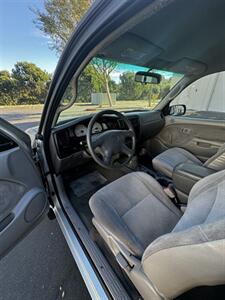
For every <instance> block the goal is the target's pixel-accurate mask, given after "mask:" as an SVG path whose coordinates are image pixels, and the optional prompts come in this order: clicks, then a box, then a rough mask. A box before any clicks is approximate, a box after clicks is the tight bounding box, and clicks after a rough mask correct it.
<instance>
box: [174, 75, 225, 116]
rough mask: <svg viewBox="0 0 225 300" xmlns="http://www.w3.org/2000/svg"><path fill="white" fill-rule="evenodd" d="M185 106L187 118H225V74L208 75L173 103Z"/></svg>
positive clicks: (189, 87) (191, 85) (182, 93)
mask: <svg viewBox="0 0 225 300" xmlns="http://www.w3.org/2000/svg"><path fill="white" fill-rule="evenodd" d="M177 104H185V105H186V113H185V116H188V117H193V118H206V119H222V120H224V118H225V72H219V73H215V74H211V75H207V76H205V77H202V78H201V79H198V80H197V81H195V82H193V83H192V84H190V85H189V86H188V87H187V88H186V89H184V90H183V91H182V92H181V93H180V94H179V95H178V96H177V97H176V98H175V99H174V100H173V101H172V102H171V103H170V106H172V105H177Z"/></svg>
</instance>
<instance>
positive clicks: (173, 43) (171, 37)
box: [99, 0, 225, 75]
mask: <svg viewBox="0 0 225 300" xmlns="http://www.w3.org/2000/svg"><path fill="white" fill-rule="evenodd" d="M99 55H101V56H104V57H107V58H109V59H113V60H116V61H120V62H124V63H130V64H136V65H139V66H146V67H151V68H155V69H164V70H168V71H174V72H178V73H183V74H186V75H199V74H201V75H206V74H209V73H213V72H218V71H222V70H225V1H224V0H175V1H172V3H170V4H169V5H168V6H166V7H164V8H162V9H161V10H160V11H159V12H157V13H156V14H155V15H153V16H151V17H149V18H146V19H145V20H144V21H143V22H141V23H139V24H138V25H136V26H135V27H133V28H132V29H130V30H129V31H127V32H126V33H124V34H122V35H121V36H120V37H119V38H117V39H116V40H114V41H113V42H112V43H111V44H110V45H108V46H107V47H105V48H104V49H102V50H101V52H100V53H99Z"/></svg>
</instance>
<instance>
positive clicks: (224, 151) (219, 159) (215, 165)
mask: <svg viewBox="0 0 225 300" xmlns="http://www.w3.org/2000/svg"><path fill="white" fill-rule="evenodd" d="M204 166H206V167H207V168H210V169H213V170H216V171H221V170H224V169H225V144H223V145H222V146H221V147H220V148H219V150H218V151H217V153H216V154H215V155H213V156H212V157H211V158H209V159H208V160H207V161H206V162H205V163H204Z"/></svg>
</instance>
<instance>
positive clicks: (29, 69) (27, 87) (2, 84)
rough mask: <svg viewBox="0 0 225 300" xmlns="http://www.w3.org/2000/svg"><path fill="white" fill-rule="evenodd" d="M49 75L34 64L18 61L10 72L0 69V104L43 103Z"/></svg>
mask: <svg viewBox="0 0 225 300" xmlns="http://www.w3.org/2000/svg"><path fill="white" fill-rule="evenodd" d="M49 82H50V75H49V74H48V73H47V72H45V71H43V70H41V69H40V68H38V67H37V66H36V65H35V64H32V63H28V62H18V63H17V64H15V66H14V68H13V70H12V72H11V73H10V72H8V71H0V104H1V105H15V104H21V103H24V104H27V103H31V104H36V103H43V102H44V99H45V97H46V94H47V91H48V87H49Z"/></svg>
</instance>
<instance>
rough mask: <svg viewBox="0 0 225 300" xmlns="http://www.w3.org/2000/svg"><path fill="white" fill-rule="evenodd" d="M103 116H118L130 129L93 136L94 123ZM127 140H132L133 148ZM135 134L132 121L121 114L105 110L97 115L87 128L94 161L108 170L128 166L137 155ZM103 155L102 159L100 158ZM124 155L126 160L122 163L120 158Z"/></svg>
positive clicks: (108, 131) (89, 146)
mask: <svg viewBox="0 0 225 300" xmlns="http://www.w3.org/2000/svg"><path fill="white" fill-rule="evenodd" d="M103 115H116V116H117V117H118V118H119V119H120V120H123V121H124V123H125V125H126V127H127V128H128V129H124V130H122V129H112V130H106V131H103V132H101V133H97V134H93V133H92V128H93V126H94V123H95V122H96V121H97V120H98V119H99V118H101V117H102V116H103ZM127 139H130V140H131V148H130V147H128V146H127V143H126V141H127ZM135 144H136V138H135V132H134V129H133V126H132V124H131V123H130V121H129V120H128V119H127V118H126V117H125V116H124V115H123V114H122V113H120V112H118V111H114V110H103V111H100V112H99V113H96V114H95V115H94V116H93V117H92V119H91V120H90V122H89V125H88V128H87V145H88V149H89V152H90V154H91V156H92V158H93V159H94V161H95V162H96V163H97V164H99V165H100V166H101V167H103V168H106V169H112V168H119V167H122V166H124V165H126V164H127V163H128V162H129V161H130V160H131V159H132V157H133V156H134V153H135ZM98 154H100V155H101V157H102V159H101V158H100V157H99V155H98ZM121 155H124V156H125V157H126V159H125V160H124V161H123V162H122V163H121V162H119V161H118V158H119V157H121ZM115 162H117V163H115Z"/></svg>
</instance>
